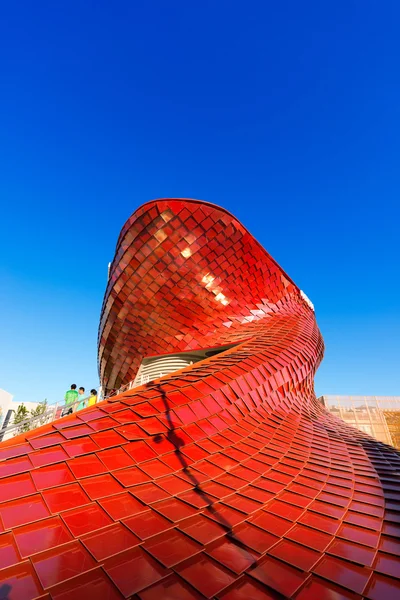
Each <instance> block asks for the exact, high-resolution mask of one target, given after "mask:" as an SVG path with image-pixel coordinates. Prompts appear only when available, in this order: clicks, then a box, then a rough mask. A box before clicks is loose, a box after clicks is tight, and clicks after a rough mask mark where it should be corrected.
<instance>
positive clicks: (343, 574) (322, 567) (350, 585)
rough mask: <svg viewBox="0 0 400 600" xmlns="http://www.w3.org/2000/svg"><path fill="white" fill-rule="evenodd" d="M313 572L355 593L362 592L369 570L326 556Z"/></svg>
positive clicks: (368, 576) (369, 573)
mask: <svg viewBox="0 0 400 600" xmlns="http://www.w3.org/2000/svg"><path fill="white" fill-rule="evenodd" d="M314 573H316V574H317V575H320V576H321V577H324V578H325V579H328V580H329V581H333V582H334V583H337V584H338V585H341V586H342V587H344V588H347V589H349V590H351V591H353V592H356V593H357V594H362V593H363V591H364V589H365V586H366V584H367V582H368V579H369V578H370V575H371V571H370V570H369V569H366V568H365V567H364V568H363V567H360V566H358V565H353V564H351V563H350V562H346V561H344V560H340V559H339V558H333V557H330V556H326V557H324V558H322V560H321V561H320V562H319V563H318V565H317V566H316V567H315V568H314Z"/></svg>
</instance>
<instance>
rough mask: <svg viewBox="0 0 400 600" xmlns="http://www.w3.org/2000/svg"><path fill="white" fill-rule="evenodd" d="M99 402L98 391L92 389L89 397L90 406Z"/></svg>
mask: <svg viewBox="0 0 400 600" xmlns="http://www.w3.org/2000/svg"><path fill="white" fill-rule="evenodd" d="M96 402H97V391H96V390H90V396H89V399H88V406H93V405H94V404H96Z"/></svg>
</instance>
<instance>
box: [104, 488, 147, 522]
mask: <svg viewBox="0 0 400 600" xmlns="http://www.w3.org/2000/svg"><path fill="white" fill-rule="evenodd" d="M135 489H136V488H135ZM98 503H99V504H100V505H101V506H102V507H103V508H104V510H105V511H106V512H107V513H108V514H109V515H110V517H111V518H112V519H113V520H114V521H117V520H119V519H123V518H125V517H129V516H132V515H136V514H138V513H141V512H144V511H146V510H148V507H147V506H146V505H144V504H142V503H141V502H140V501H138V500H137V499H136V498H134V497H133V496H132V494H130V493H129V492H123V493H122V494H117V495H116V496H109V497H107V498H101V499H100V500H99V501H98Z"/></svg>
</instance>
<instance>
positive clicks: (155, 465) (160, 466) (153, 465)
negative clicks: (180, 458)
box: [140, 458, 172, 479]
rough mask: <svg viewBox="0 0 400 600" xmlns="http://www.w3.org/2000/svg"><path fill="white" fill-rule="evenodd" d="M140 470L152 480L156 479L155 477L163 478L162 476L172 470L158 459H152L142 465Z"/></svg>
mask: <svg viewBox="0 0 400 600" xmlns="http://www.w3.org/2000/svg"><path fill="white" fill-rule="evenodd" d="M140 468H141V469H142V470H143V471H144V472H145V473H146V474H147V475H149V477H152V478H153V479H157V477H163V476H164V475H169V474H170V473H172V469H171V468H170V467H168V466H167V465H166V464H164V463H163V462H162V461H161V460H159V459H158V458H154V459H153V460H149V461H146V462H144V463H142V464H141V465H140Z"/></svg>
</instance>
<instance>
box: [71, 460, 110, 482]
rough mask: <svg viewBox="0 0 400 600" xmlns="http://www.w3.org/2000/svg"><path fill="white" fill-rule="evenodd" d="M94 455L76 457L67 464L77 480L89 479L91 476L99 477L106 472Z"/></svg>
mask: <svg viewBox="0 0 400 600" xmlns="http://www.w3.org/2000/svg"><path fill="white" fill-rule="evenodd" d="M98 456H99V455H97V456H96V454H86V455H84V456H78V457H77V458H74V459H72V460H69V461H68V462H67V465H68V466H69V468H70V469H71V471H72V473H73V474H74V475H75V477H76V478H77V479H81V478H82V477H91V476H92V475H100V474H101V473H105V472H106V468H105V466H104V464H103V463H102V462H101V461H100V460H99V459H98Z"/></svg>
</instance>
